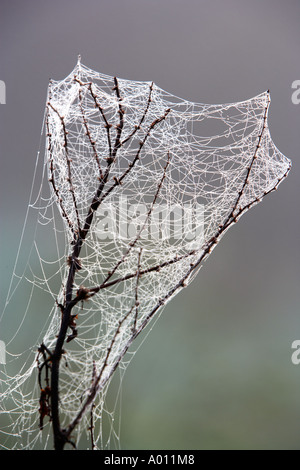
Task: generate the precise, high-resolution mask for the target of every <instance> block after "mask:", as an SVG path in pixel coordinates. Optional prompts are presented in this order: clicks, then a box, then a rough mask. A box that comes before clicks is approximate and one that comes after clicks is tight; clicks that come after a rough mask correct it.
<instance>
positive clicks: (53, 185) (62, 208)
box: [46, 105, 74, 234]
mask: <svg viewBox="0 0 300 470" xmlns="http://www.w3.org/2000/svg"><path fill="white" fill-rule="evenodd" d="M46 128H47V138H48V142H49V145H48V151H49V154H50V165H49V170H50V175H51V176H50V178H49V183H51V185H52V188H53V191H54V193H55V195H56V199H57V202H58V204H59V206H60V209H61V212H62V216H63V217H64V218H65V219H66V221H67V224H68V226H69V228H70V230H71V232H72V233H73V234H74V227H73V224H72V222H71V221H70V219H69V217H68V214H67V212H66V210H65V208H64V205H63V201H62V198H61V197H60V194H59V190H58V188H57V186H56V182H55V176H54V170H55V168H54V165H53V153H52V140H51V137H52V134H51V132H50V128H49V106H48V105H47V118H46Z"/></svg>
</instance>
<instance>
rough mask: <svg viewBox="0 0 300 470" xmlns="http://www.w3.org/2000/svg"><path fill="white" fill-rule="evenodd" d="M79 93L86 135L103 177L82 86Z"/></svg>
mask: <svg viewBox="0 0 300 470" xmlns="http://www.w3.org/2000/svg"><path fill="white" fill-rule="evenodd" d="M78 95H79V105H80V110H81V114H82V120H83V123H84V127H85V131H86V135H87V137H88V139H89V142H90V144H91V146H92V149H93V152H94V158H95V160H96V162H97V165H98V169H99V174H100V178H102V177H103V174H102V169H101V165H100V160H99V156H98V152H97V149H96V142H95V141H94V140H93V139H92V135H91V132H90V130H89V126H88V122H87V119H86V117H85V113H84V109H83V105H82V91H81V89H80V88H79V92H78Z"/></svg>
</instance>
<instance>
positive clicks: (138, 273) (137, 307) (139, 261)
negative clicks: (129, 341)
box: [132, 248, 142, 331]
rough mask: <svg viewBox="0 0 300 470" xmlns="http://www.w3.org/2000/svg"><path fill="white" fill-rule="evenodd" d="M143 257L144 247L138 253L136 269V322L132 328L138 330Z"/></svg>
mask: <svg viewBox="0 0 300 470" xmlns="http://www.w3.org/2000/svg"><path fill="white" fill-rule="evenodd" d="M141 257H142V248H141V249H140V251H139V254H138V263H137V271H136V285H135V315H134V322H133V327H132V330H133V331H135V330H136V324H137V319H138V313H139V305H140V303H139V296H138V291H139V281H140V272H141Z"/></svg>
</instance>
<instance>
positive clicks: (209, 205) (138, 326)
mask: <svg viewBox="0 0 300 470" xmlns="http://www.w3.org/2000/svg"><path fill="white" fill-rule="evenodd" d="M269 104H270V96H269V92H265V93H262V94H260V95H259V96H256V97H255V98H252V99H250V100H246V101H243V102H239V103H229V104H223V105H207V104H198V103H192V102H189V101H185V100H183V99H179V98H177V97H175V96H173V95H171V94H170V93H167V92H166V91H164V90H162V89H160V88H159V87H158V86H156V85H155V84H153V83H150V82H136V81H130V80H121V79H117V78H112V77H109V76H106V75H103V74H100V73H97V72H95V71H93V70H91V69H89V68H87V67H85V66H84V65H82V64H81V62H80V59H79V60H78V63H77V65H76V67H75V68H74V70H73V71H72V73H71V74H70V75H69V76H68V77H67V78H65V79H64V80H62V81H51V82H50V85H49V90H48V99H47V105H46V112H45V123H44V124H45V125H44V128H45V133H46V148H45V160H44V163H43V169H42V174H41V177H42V184H41V185H40V186H39V191H38V193H37V195H32V201H31V204H30V212H31V213H37V214H38V217H37V219H38V221H37V225H36V229H35V231H34V233H33V234H32V238H33V240H34V242H33V245H32V249H31V251H30V254H29V259H28V261H27V263H26V264H25V267H24V269H21V270H18V263H16V267H15V271H14V275H13V279H12V283H11V286H10V291H9V294H8V297H7V302H6V306H5V315H4V314H3V316H2V323H3V327H5V325H6V323H5V319H6V318H7V317H8V316H9V315H10V316H11V315H13V314H14V315H15V316H16V313H15V311H14V312H13V311H12V307H10V306H11V305H12V304H13V298H14V297H15V295H16V292H18V291H19V290H20V288H21V286H23V284H24V286H25V287H22V299H23V302H24V303H25V304H26V311H25V314H24V315H22V317H21V318H20V326H19V327H18V329H17V334H12V336H13V338H12V339H11V340H8V339H7V338H5V339H6V343H7V366H6V369H5V372H2V376H1V378H2V390H3V392H2V397H1V407H2V411H3V416H2V422H3V426H2V433H3V438H2V441H1V443H2V445H3V447H9V448H23V449H27V448H47V447H48V448H52V446H53V443H52V436H51V423H50V424H49V421H50V418H52V417H53V414H54V411H53V410H54V405H53V404H52V401H53V400H54V398H52V397H51V393H53V391H50V387H51V383H50V375H51V370H52V368H54V366H55V364H54V362H55V361H54V356H51V354H53V351H54V349H55V347H56V345H57V341H58V337H59V335H60V333H59V332H60V329H61V324H62V318H63V317H64V315H65V314H66V311H67V310H68V308H67V304H69V306H70V305H71V306H72V307H71V308H69V310H68V313H69V317H68V320H67V326H66V336H65V340H66V341H65V342H64V344H63V348H62V357H61V359H60V363H59V367H60V369H59V374H60V375H59V414H60V420H61V423H60V424H61V427H62V428H64V427H66V428H67V429H68V430H69V432H70V434H69V436H70V440H72V442H73V443H75V444H76V445H77V446H79V447H80V445H81V444H80V439H82V438H86V439H87V440H90V438H91V440H92V443H91V442H90V444H89V445H92V446H93V447H94V448H105V447H106V446H109V445H111V439H112V436H113V435H114V432H115V431H116V430H114V429H113V426H112V427H110V428H109V429H110V431H109V432H108V436H107V437H104V422H105V416H109V418H112V417H113V410H111V411H109V410H107V408H106V405H105V397H106V392H107V388H108V384H109V383H110V381H111V378H112V376H113V373H114V371H115V370H116V369H117V368H118V370H119V371H120V372H121V374H122V372H123V371H124V370H125V368H126V365H127V363H128V362H129V359H130V357H131V356H130V354H132V353H133V352H134V344H135V343H133V342H134V340H135V338H136V337H137V336H138V335H139V333H140V332H141V331H143V330H144V328H145V327H146V326H147V325H148V324H149V323H150V321H151V320H152V319H153V318H154V317H155V316H156V315H157V313H158V312H160V311H161V309H162V308H163V306H164V305H165V304H166V303H167V302H168V301H169V300H170V299H171V298H172V297H174V295H175V294H177V293H178V292H180V290H181V289H182V288H184V287H185V286H186V285H188V284H189V283H190V282H191V280H192V279H193V278H194V276H195V274H196V272H197V270H198V269H199V268H200V266H201V264H202V262H203V261H204V260H205V259H206V258H207V257H208V255H209V254H210V252H211V251H212V250H213V248H214V247H215V246H216V244H217V242H218V241H219V240H220V239H221V238H222V236H223V235H224V233H225V232H226V231H227V229H228V228H229V227H230V226H231V225H233V224H234V223H235V222H236V221H237V220H238V219H239V218H240V217H241V215H243V214H244V213H245V212H246V211H247V210H248V209H249V208H251V207H252V206H254V205H255V204H257V203H258V202H259V201H260V200H261V199H262V198H263V197H264V196H266V195H267V194H269V193H270V192H271V191H273V190H274V189H276V188H277V186H278V184H279V183H280V182H281V181H282V180H283V179H284V178H285V176H286V175H287V173H288V171H289V169H290V161H289V160H288V159H287V158H286V157H285V156H284V155H282V154H281V153H280V152H279V151H278V149H277V148H276V147H275V145H274V143H273V142H272V139H271V137H270V133H269V129H268V123H267V115H268V109H269ZM33 199H34V201H33ZM28 225H30V224H29V222H28ZM21 247H23V248H24V240H23V241H22V242H21ZM21 252H22V250H21V248H20V250H19V253H21ZM47 302H48V303H47ZM37 305H38V307H37ZM34 306H35V307H34ZM19 307H20V306H19ZM47 308H50V313H49V314H48V315H47V313H46V312H47ZM35 323H36V324H37V328H39V331H41V330H42V334H41V335H40V339H39V340H38V342H37V343H36V344H35V345H34V346H33V347H32V346H31V345H30V344H26V340H25V339H24V338H25V337H26V334H27V335H28V334H29V333H28V332H29V331H31V330H32V328H33V325H34V324H35ZM44 323H45V324H44ZM26 328H27V329H26ZM3 332H4V328H2V334H3ZM26 332H27V333H26ZM20 338H21V339H20ZM132 343H133V344H132ZM130 346H131V348H130V351H131V353H129V352H127V350H128V348H129V347H130ZM22 348H23V350H24V351H25V353H21V352H20V349H21V350H22ZM38 348H39V353H38ZM126 353H127V354H126ZM52 359H53V360H52ZM95 397H96V399H95ZM51 406H52V407H53V409H51ZM91 410H92V411H91ZM49 415H50V416H49ZM91 427H92V428H93V429H94V432H91ZM40 428H42V430H41V429H40ZM116 437H117V436H116Z"/></svg>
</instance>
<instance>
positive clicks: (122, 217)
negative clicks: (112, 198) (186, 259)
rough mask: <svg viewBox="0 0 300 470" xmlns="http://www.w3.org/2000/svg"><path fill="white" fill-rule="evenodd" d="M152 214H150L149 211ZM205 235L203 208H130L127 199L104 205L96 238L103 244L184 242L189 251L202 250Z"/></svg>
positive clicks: (177, 206)
mask: <svg viewBox="0 0 300 470" xmlns="http://www.w3.org/2000/svg"><path fill="white" fill-rule="evenodd" d="M149 208H150V209H151V210H150V209H149ZM203 235H204V206H203V205H202V204H197V205H195V204H191V203H188V202H187V203H183V204H173V205H170V204H157V205H156V206H154V207H152V208H151V206H148V205H147V204H141V203H140V204H131V203H130V201H129V200H128V198H127V197H125V196H123V197H121V198H120V199H119V200H118V202H117V203H116V202H111V203H106V204H102V205H101V207H100V208H99V209H98V211H97V222H96V236H97V238H98V239H99V240H100V241H103V242H104V241H106V242H107V241H109V240H116V239H118V240H123V241H126V240H128V241H130V240H134V239H135V238H136V237H139V238H140V239H142V240H144V241H154V242H157V241H166V242H168V243H170V244H173V243H176V240H181V241H184V242H185V243H186V244H187V246H188V247H189V248H190V247H191V246H192V245H194V246H195V248H196V247H199V246H200V245H201V244H202V243H203Z"/></svg>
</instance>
